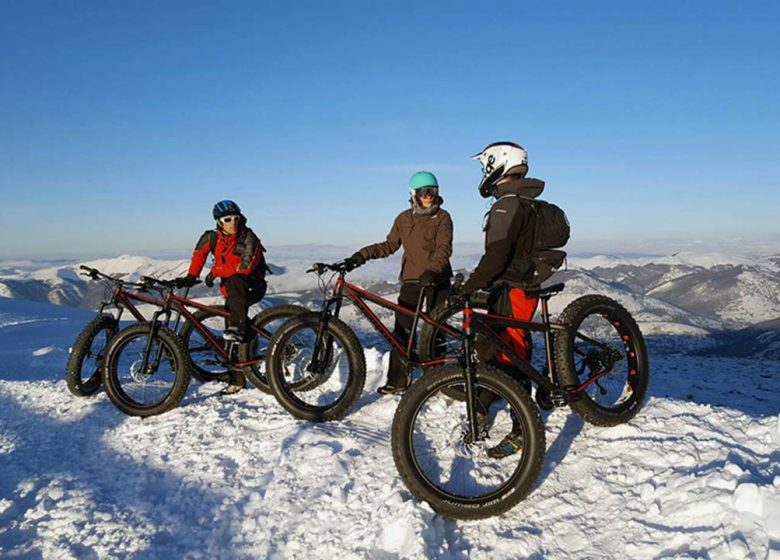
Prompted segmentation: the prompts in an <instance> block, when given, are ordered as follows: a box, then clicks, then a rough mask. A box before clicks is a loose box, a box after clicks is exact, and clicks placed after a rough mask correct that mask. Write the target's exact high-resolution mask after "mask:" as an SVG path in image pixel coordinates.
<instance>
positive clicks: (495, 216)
mask: <svg viewBox="0 0 780 560" xmlns="http://www.w3.org/2000/svg"><path fill="white" fill-rule="evenodd" d="M527 221H528V214H527V212H524V211H523V207H522V206H521V205H520V204H519V203H518V201H517V199H516V198H509V199H506V200H504V201H499V202H496V203H495V204H494V205H493V208H491V209H490V218H489V220H488V228H487V231H486V232H485V254H484V255H482V258H481V259H480V260H479V263H478V264H477V268H475V269H474V272H472V273H471V276H470V277H469V279H468V280H467V281H466V283H465V284H463V292H464V293H466V294H471V293H473V292H476V291H477V290H480V289H484V288H487V287H489V286H491V285H492V284H493V282H494V281H495V280H496V278H498V277H499V276H500V275H501V273H503V272H504V270H506V267H507V266H509V262H510V260H511V259H512V256H513V255H514V250H515V244H516V243H517V237H518V235H519V234H520V231H522V230H523V228H524V227H525V224H526V223H527Z"/></svg>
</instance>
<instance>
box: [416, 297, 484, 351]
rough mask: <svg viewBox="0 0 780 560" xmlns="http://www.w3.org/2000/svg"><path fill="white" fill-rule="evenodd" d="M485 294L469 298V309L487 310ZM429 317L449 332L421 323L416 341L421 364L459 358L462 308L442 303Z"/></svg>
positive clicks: (461, 340) (461, 341)
mask: <svg viewBox="0 0 780 560" xmlns="http://www.w3.org/2000/svg"><path fill="white" fill-rule="evenodd" d="M487 296H488V294H487V292H477V293H476V294H475V295H474V297H472V298H471V308H472V309H477V310H482V311H486V310H487ZM429 317H430V318H431V319H432V320H433V321H435V322H436V323H438V324H439V325H445V326H446V327H448V328H449V329H450V330H451V331H453V332H455V333H457V336H456V335H454V334H452V333H451V332H447V331H446V330H444V329H442V328H441V327H438V326H436V325H431V324H430V323H427V322H422V321H421V323H422V327H421V328H420V337H419V339H418V341H417V355H418V356H419V357H420V361H421V362H431V361H433V360H437V359H439V358H444V357H453V358H455V357H460V349H461V346H462V345H463V338H462V328H463V306H462V305H454V304H451V303H446V302H445V303H444V304H442V305H439V306H438V307H436V308H435V309H434V310H433V311H431V313H430V315H429Z"/></svg>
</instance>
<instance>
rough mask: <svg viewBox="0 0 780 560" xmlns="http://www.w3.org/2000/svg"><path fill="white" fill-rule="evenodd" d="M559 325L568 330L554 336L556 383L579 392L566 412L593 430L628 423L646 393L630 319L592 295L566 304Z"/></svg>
mask: <svg viewBox="0 0 780 560" xmlns="http://www.w3.org/2000/svg"><path fill="white" fill-rule="evenodd" d="M558 322H559V323H561V324H563V325H566V326H568V327H570V328H569V329H568V330H565V331H564V330H556V332H555V371H556V375H557V376H558V382H559V384H560V385H561V386H562V387H566V388H571V389H573V388H577V387H581V389H580V390H579V392H578V397H579V398H577V399H575V400H573V401H572V402H571V403H570V405H571V408H572V409H573V410H574V411H575V412H577V413H578V414H579V415H580V416H582V417H583V418H584V419H585V420H586V421H587V422H590V423H591V424H595V425H597V426H615V425H617V424H621V423H623V422H627V421H628V420H630V419H631V418H633V417H634V415H636V413H637V412H639V409H640V408H641V407H642V402H643V401H644V398H645V394H646V393H647V385H648V382H649V379H650V366H649V364H648V359H647V350H646V348H645V341H644V338H643V337H642V333H641V331H640V330H639V327H638V326H637V324H636V321H634V319H633V317H631V314H630V313H629V312H628V311H627V310H626V309H625V308H624V307H623V306H622V305H620V304H619V303H618V302H616V301H615V300H613V299H610V298H608V297H605V296H598V295H592V296H583V297H581V298H579V299H576V300H574V301H573V302H572V303H570V304H569V305H568V306H567V307H566V309H564V310H563V313H561V316H560V317H559V318H558ZM599 376H600V377H599ZM589 381H590V383H589V384H588V385H587V386H584V384H585V383H587V382H589Z"/></svg>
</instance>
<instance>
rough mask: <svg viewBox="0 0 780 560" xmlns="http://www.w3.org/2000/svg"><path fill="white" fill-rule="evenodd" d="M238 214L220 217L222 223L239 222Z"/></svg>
mask: <svg viewBox="0 0 780 560" xmlns="http://www.w3.org/2000/svg"><path fill="white" fill-rule="evenodd" d="M238 218H239V217H238V216H224V217H222V218H220V219H219V223H220V224H229V223H231V222H235V223H238Z"/></svg>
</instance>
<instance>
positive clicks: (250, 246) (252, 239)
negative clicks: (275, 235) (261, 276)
mask: <svg viewBox="0 0 780 560" xmlns="http://www.w3.org/2000/svg"><path fill="white" fill-rule="evenodd" d="M263 251H265V249H264V248H263V245H262V243H260V240H259V239H258V238H257V236H256V235H255V233H254V232H253V231H249V232H247V234H246V237H245V238H244V240H243V243H242V247H241V249H240V251H239V252H240V255H241V262H240V263H238V266H237V267H236V274H245V275H249V274H252V273H253V272H254V271H255V269H256V268H257V266H258V265H259V264H260V263H261V262H262V261H263Z"/></svg>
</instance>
